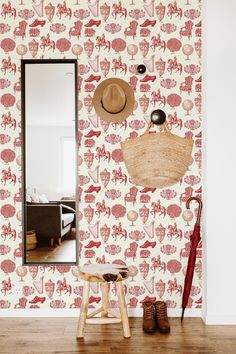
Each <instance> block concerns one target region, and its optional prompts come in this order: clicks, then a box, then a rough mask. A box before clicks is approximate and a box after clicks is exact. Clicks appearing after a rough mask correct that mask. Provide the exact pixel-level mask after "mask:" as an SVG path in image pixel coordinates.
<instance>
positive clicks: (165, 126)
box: [144, 122, 171, 134]
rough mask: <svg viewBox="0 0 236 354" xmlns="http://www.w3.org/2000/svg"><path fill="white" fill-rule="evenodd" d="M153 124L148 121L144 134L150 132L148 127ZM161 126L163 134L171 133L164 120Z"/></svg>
mask: <svg viewBox="0 0 236 354" xmlns="http://www.w3.org/2000/svg"><path fill="white" fill-rule="evenodd" d="M153 126H154V123H153V122H149V123H148V127H147V129H146V130H145V132H144V134H149V133H150V129H151V128H152V127H153ZM162 126H163V128H164V134H171V132H170V129H169V127H168V125H167V123H166V122H164V123H163V124H162Z"/></svg>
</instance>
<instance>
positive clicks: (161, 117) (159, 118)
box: [151, 109, 166, 125]
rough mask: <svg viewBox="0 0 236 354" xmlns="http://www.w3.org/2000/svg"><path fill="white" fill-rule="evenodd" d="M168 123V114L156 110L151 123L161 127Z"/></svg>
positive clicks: (153, 112) (152, 114)
mask: <svg viewBox="0 0 236 354" xmlns="http://www.w3.org/2000/svg"><path fill="white" fill-rule="evenodd" d="M165 121H166V114H165V112H164V111H162V110H161V109H155V111H152V113H151V122H152V123H153V124H156V125H161V124H163V123H165Z"/></svg>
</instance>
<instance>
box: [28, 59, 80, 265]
mask: <svg viewBox="0 0 236 354" xmlns="http://www.w3.org/2000/svg"><path fill="white" fill-rule="evenodd" d="M22 71H23V72H22V74H23V75H22V77H23V79H24V80H23V81H24V82H23V89H24V94H23V95H24V96H23V97H24V99H23V104H24V108H23V112H24V132H25V134H24V137H25V138H24V150H25V154H24V156H25V164H24V165H25V178H24V187H25V205H24V207H25V208H24V210H25V215H24V216H25V217H24V221H25V223H24V226H25V232H24V237H25V240H24V241H25V242H24V246H25V247H24V262H25V263H27V264H28V263H37V264H38V263H46V264H48V263H75V262H76V260H77V257H76V253H77V252H76V242H77V241H76V239H77V238H76V170H77V164H76V150H77V148H76V104H75V97H76V62H75V61H73V60H71V61H69V62H68V61H57V62H55V61H52V62H51V61H50V62H48V61H27V60H25V61H22Z"/></svg>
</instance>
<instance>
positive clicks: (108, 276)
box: [77, 264, 131, 338]
mask: <svg viewBox="0 0 236 354" xmlns="http://www.w3.org/2000/svg"><path fill="white" fill-rule="evenodd" d="M128 276H129V273H128V268H126V267H122V266H120V265H116V264H89V265H86V266H84V267H82V268H80V273H79V277H80V278H81V279H83V280H84V288H83V299H82V304H81V307H80V318H79V323H78V330H77V338H83V331H84V326H85V323H91V324H107V323H120V322H122V325H123V332H124V337H125V338H130V337H131V334H130V328H129V319H128V313H127V307H126V303H125V295H124V290H123V283H122V280H123V279H126V278H128ZM111 281H112V282H116V283H117V284H116V287H117V295H118V301H119V308H120V316H118V315H117V314H116V313H115V311H113V310H111V309H109V294H108V290H109V287H108V283H109V282H111ZM90 282H98V283H101V285H102V307H100V308H99V309H97V310H95V311H93V312H92V313H90V314H89V315H88V302H89V290H90ZM100 312H101V317H96V318H94V316H96V315H97V314H98V313H100ZM108 315H111V316H112V317H108Z"/></svg>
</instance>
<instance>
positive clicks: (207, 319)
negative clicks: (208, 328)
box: [202, 314, 236, 325]
mask: <svg viewBox="0 0 236 354" xmlns="http://www.w3.org/2000/svg"><path fill="white" fill-rule="evenodd" d="M202 319H203V321H204V323H205V324H206V325H236V314H234V315H229V314H226V315H220V316H215V315H206V316H203V318H202Z"/></svg>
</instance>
